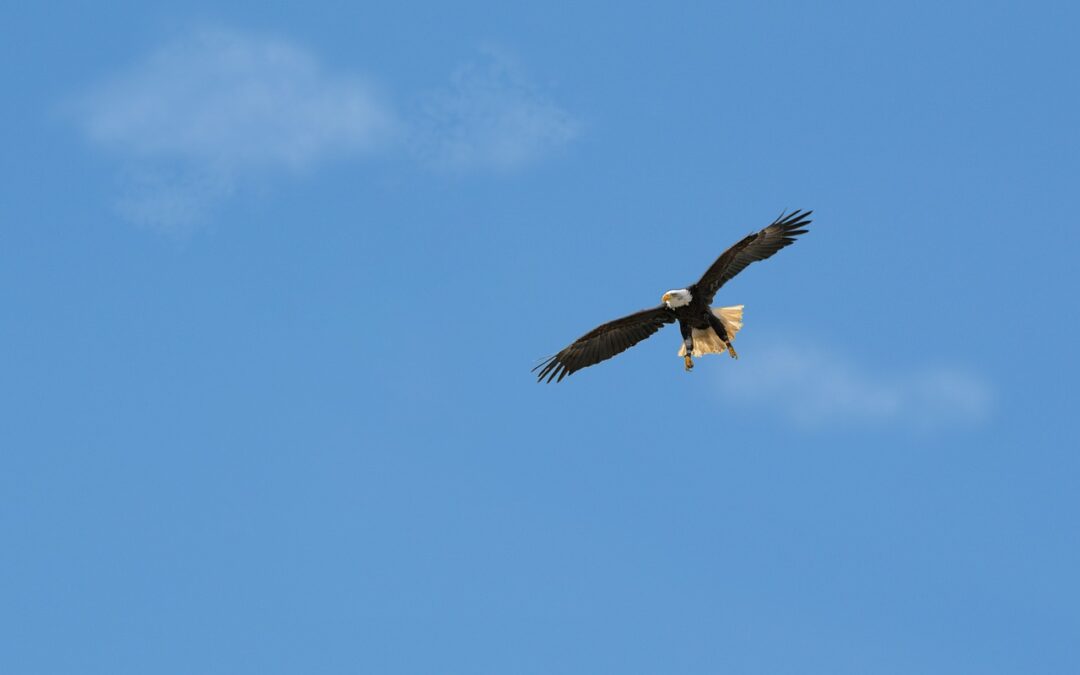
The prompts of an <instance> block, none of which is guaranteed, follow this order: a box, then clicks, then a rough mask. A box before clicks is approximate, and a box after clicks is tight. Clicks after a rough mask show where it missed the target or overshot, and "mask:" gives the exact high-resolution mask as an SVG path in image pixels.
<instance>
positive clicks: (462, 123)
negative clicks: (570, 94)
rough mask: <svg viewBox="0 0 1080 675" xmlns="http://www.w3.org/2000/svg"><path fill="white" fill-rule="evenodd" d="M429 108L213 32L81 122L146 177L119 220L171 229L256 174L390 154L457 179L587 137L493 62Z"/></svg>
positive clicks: (517, 75) (276, 48)
mask: <svg viewBox="0 0 1080 675" xmlns="http://www.w3.org/2000/svg"><path fill="white" fill-rule="evenodd" d="M424 100H425V102H426V104H425V105H424V106H422V110H421V111H420V112H418V113H417V114H415V115H412V116H409V117H407V118H403V117H402V116H400V115H399V114H397V113H396V112H395V110H394V108H393V106H392V105H391V104H390V102H389V100H388V97H386V96H384V95H381V94H380V93H379V92H378V91H377V90H376V89H375V88H374V87H373V86H372V85H371V84H370V83H369V82H368V81H367V80H366V79H365V78H363V77H360V76H358V75H356V74H352V73H341V72H331V71H329V70H327V69H326V68H324V67H323V66H322V65H321V64H320V63H319V62H318V60H317V59H316V58H315V57H314V56H313V55H312V54H311V53H310V52H308V51H306V50H305V49H303V48H301V47H299V46H297V45H295V44H291V43H289V42H287V41H284V40H280V39H275V38H268V37H262V36H253V35H248V34H243V33H237V32H232V31H225V30H203V31H198V32H196V33H194V34H192V35H188V36H187V37H185V38H183V39H179V40H176V41H173V42H170V43H169V44H166V45H165V46H163V47H162V48H160V49H158V50H157V51H155V52H153V53H152V54H150V55H149V56H148V57H147V58H145V59H144V60H143V61H142V62H140V63H137V64H136V65H134V66H132V67H131V68H129V69H127V70H125V71H124V72H121V73H119V74H116V75H115V76H114V77H112V78H110V79H109V80H108V81H106V82H104V83H101V84H99V85H98V86H96V87H94V88H93V89H91V90H90V91H89V92H88V93H87V94H86V95H84V96H82V97H81V98H80V100H79V102H78V104H77V105H76V106H75V108H76V110H75V114H76V115H77V117H78V120H79V124H80V125H81V127H82V128H83V130H84V132H85V134H86V136H87V138H88V139H89V140H91V141H92V142H93V143H94V144H95V145H97V146H98V147H100V148H103V149H105V150H107V151H109V152H111V153H112V154H113V155H114V156H116V157H118V158H120V159H121V160H123V161H124V162H125V163H126V165H127V167H128V173H129V174H130V175H131V176H133V179H132V180H131V181H130V182H129V185H128V187H127V189H126V194H125V196H124V197H123V198H122V199H121V200H120V203H119V208H120V211H121V212H122V213H123V214H124V215H126V216H127V217H129V218H131V219H133V220H136V221H138V222H142V223H147V224H150V225H154V226H157V227H160V228H163V229H168V230H175V229H179V228H182V227H185V226H188V225H190V224H191V223H193V222H196V221H198V220H201V219H203V218H205V217H206V215H207V213H209V212H210V211H212V207H213V205H214V203H215V202H217V201H219V200H221V199H224V198H226V197H227V196H228V195H229V194H231V193H232V192H234V191H236V190H237V189H239V188H242V187H243V186H244V184H245V181H248V180H250V179H251V178H252V177H253V176H260V177H266V176H274V175H283V174H290V173H295V172H298V171H307V170H312V169H313V168H315V167H317V166H318V165H320V164H321V163H324V162H327V161H329V160H332V159H335V158H357V157H362V158H370V157H373V156H375V155H376V154H379V153H380V152H382V153H384V154H386V155H393V154H398V155H402V156H405V157H410V158H414V159H419V160H420V161H421V162H422V163H423V164H426V165H429V166H437V167H440V168H452V169H455V170H468V169H479V170H485V169H486V170H502V169H510V168H516V167H520V166H523V165H525V164H527V163H529V162H531V161H533V160H535V159H537V158H539V157H542V156H543V155H544V154H546V153H547V152H549V151H550V150H552V149H553V148H555V147H557V146H560V145H562V144H564V143H566V142H568V141H569V140H571V139H572V138H573V137H574V136H575V134H576V133H577V130H578V125H577V123H576V122H574V120H573V119H572V118H571V116H570V115H569V114H568V113H566V112H565V111H564V110H562V109H561V108H559V107H558V106H557V105H556V104H554V103H553V102H551V101H550V100H548V99H547V98H546V97H545V96H543V94H542V93H541V92H540V90H539V89H538V88H536V87H534V86H533V85H531V84H530V83H528V82H527V80H526V79H525V78H524V77H523V76H522V74H521V72H520V71H519V70H518V69H517V68H516V67H514V66H512V65H511V61H510V60H509V59H508V58H505V57H502V56H495V55H493V54H489V55H488V56H487V57H486V59H485V60H484V61H482V62H480V63H477V64H472V65H469V66H465V67H462V68H460V69H458V70H457V71H456V72H454V74H453V76H452V78H451V81H450V84H449V85H448V86H446V87H444V88H441V89H439V90H438V91H436V92H435V93H433V94H429V95H428V96H426V97H424Z"/></svg>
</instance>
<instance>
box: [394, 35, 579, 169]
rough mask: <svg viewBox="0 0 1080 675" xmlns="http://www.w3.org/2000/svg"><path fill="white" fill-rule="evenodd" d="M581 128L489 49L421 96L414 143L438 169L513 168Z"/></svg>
mask: <svg viewBox="0 0 1080 675" xmlns="http://www.w3.org/2000/svg"><path fill="white" fill-rule="evenodd" d="M580 127H581V125H580V124H579V123H578V122H577V121H576V120H575V119H574V118H573V117H572V116H571V115H570V114H569V113H568V112H566V111H565V110H563V109H562V108H561V107H559V106H558V105H556V104H555V103H554V102H553V101H551V100H549V99H548V98H547V97H546V96H545V95H544V94H543V92H542V91H541V90H540V89H538V88H537V87H535V86H533V85H532V84H531V83H530V82H529V81H528V80H527V79H526V78H525V77H524V75H523V74H522V73H521V71H520V69H519V68H517V67H516V65H515V64H514V63H513V62H512V61H511V60H510V59H509V58H508V57H507V56H505V55H504V54H500V53H498V52H495V51H490V50H489V51H488V52H487V53H486V55H485V58H484V59H483V60H482V61H480V62H477V63H471V64H468V65H465V66H462V67H460V68H458V69H457V70H456V71H455V72H454V73H453V75H452V76H451V79H450V84H449V86H447V87H445V88H443V89H440V90H438V91H435V92H433V93H430V94H429V95H428V96H427V97H426V98H425V101H424V105H423V110H422V113H421V115H420V118H419V119H418V120H417V122H416V124H415V128H414V130H413V147H414V150H415V151H416V152H417V154H418V155H419V156H420V158H421V159H422V160H423V161H425V162H426V163H428V164H430V165H432V166H435V167H438V168H442V169H452V170H470V169H478V168H480V169H495V170H508V169H517V168H519V167H522V166H524V165H526V164H529V163H531V162H533V161H535V160H538V159H540V158H541V157H543V156H545V155H547V154H548V153H551V152H553V151H555V150H557V149H558V148H559V147H561V146H563V145H565V144H566V143H568V142H570V141H572V140H573V139H574V138H575V137H576V136H577V135H578V134H579V132H580Z"/></svg>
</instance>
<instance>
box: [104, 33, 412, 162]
mask: <svg viewBox="0 0 1080 675" xmlns="http://www.w3.org/2000/svg"><path fill="white" fill-rule="evenodd" d="M82 108H83V112H84V119H83V124H84V126H85V130H86V133H87V135H88V136H89V137H90V139H91V140H93V141H95V142H97V143H100V144H101V145H103V146H105V147H107V148H110V149H112V150H115V151H117V152H119V153H122V154H124V155H126V156H131V157H136V158H140V157H142V158H151V159H160V158H170V159H181V160H188V161H191V162H195V163H198V164H199V165H202V166H206V167H212V168H213V169H214V170H216V171H224V172H237V171H242V170H250V169H262V168H271V169H272V168H290V169H296V168H303V167H306V166H309V165H311V164H312V163H314V162H317V161H319V160H322V159H325V158H327V157H330V156H332V155H337V154H348V153H357V152H368V151H370V150H372V149H373V148H375V147H376V146H378V145H379V143H380V142H385V141H387V140H388V139H389V137H390V135H391V134H392V132H393V129H394V122H393V116H392V115H391V113H390V112H389V109H388V108H387V106H386V105H385V104H383V103H382V102H381V101H380V99H379V98H378V97H377V96H376V95H375V94H374V93H373V91H372V90H371V89H370V88H369V87H368V86H367V85H365V84H364V83H363V82H362V81H360V80H359V79H358V78H355V77H351V76H339V75H332V74H328V73H325V72H323V70H322V68H321V67H320V66H319V64H318V63H317V62H316V61H315V59H314V58H313V57H312V56H311V55H310V54H308V53H307V52H305V51H304V50H302V49H300V48H298V47H296V46H293V45H290V44H288V43H285V42H281V41H278V40H274V39H267V38H255V37H250V36H245V35H240V34H237V33H230V32H226V31H203V32H199V33H196V34H195V35H193V36H190V37H188V38H187V39H184V40H180V41H177V42H174V43H172V44H169V45H167V46H165V47H164V48H162V49H160V50H158V51H157V52H156V53H154V54H152V55H151V56H150V57H149V58H148V59H147V60H146V61H145V62H143V63H142V64H140V65H138V66H136V67H135V68H133V69H131V70H130V71H128V72H126V73H124V74H122V75H120V76H119V77H116V78H115V79H113V80H112V81H111V82H108V83H106V84H104V85H102V86H100V87H98V88H97V89H96V90H94V91H93V92H92V93H91V94H90V95H89V96H87V97H86V98H85V100H84V101H83V106H82Z"/></svg>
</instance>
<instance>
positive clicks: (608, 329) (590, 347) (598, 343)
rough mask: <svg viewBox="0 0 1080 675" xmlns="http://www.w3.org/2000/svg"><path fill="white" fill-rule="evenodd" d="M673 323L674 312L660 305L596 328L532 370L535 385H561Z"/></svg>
mask: <svg viewBox="0 0 1080 675" xmlns="http://www.w3.org/2000/svg"><path fill="white" fill-rule="evenodd" d="M674 322H675V312H673V311H672V310H670V309H668V308H667V307H666V306H664V305H660V306H659V307H656V308H654V309H644V310H642V311H640V312H635V313H634V314H631V315H629V316H624V317H623V318H621V319H615V320H614V321H609V322H607V323H605V324H603V325H602V326H597V327H596V328H594V329H592V330H591V331H589V332H588V333H585V334H584V335H582V336H581V337H579V338H578V339H577V340H574V342H573V343H571V344H570V346H569V347H567V348H566V349H563V350H562V351H561V352H559V353H558V354H556V355H555V356H552V357H551V358H549V359H547V360H546V361H544V362H543V363H541V364H540V365H538V366H536V367H535V368H533V372H536V371H537V370H539V371H540V374H539V375H537V378H536V381H537V382H542V381H543V380H544V378H545V377H546V378H547V381H548V382H551V381H552V380H553V379H554V380H555V381H556V382H559V381H561V380H562V379H563V378H564V377H566V376H567V375H570V374H572V373H574V372H575V371H578V370H581V369H582V368H588V367H589V366H591V365H594V364H597V363H600V362H601V361H604V360H606V359H610V358H611V357H612V356H615V355H616V354H618V353H620V352H624V351H626V350H627V349H629V348H630V347H633V346H634V345H636V344H637V343H639V342H641V341H642V340H644V339H645V338H647V337H649V336H650V335H652V334H653V333H655V332H656V331H658V330H660V329H661V328H663V327H664V324H668V323H674Z"/></svg>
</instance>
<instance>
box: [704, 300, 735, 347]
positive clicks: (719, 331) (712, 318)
mask: <svg viewBox="0 0 1080 675" xmlns="http://www.w3.org/2000/svg"><path fill="white" fill-rule="evenodd" d="M708 318H709V325H711V326H712V329H713V331H715V332H716V335H717V336H718V337H719V338H720V340H721V341H723V343H724V346H725V347H727V350H728V354H729V355H730V356H731V358H733V359H737V358H739V353H738V352H737V351H735V345H733V344H731V338H730V337H728V334H727V329H726V328H724V322H723V321H721V320H720V319H719V318H717V316H716V315H715V314H713V313H712V310H709V314H708Z"/></svg>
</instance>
